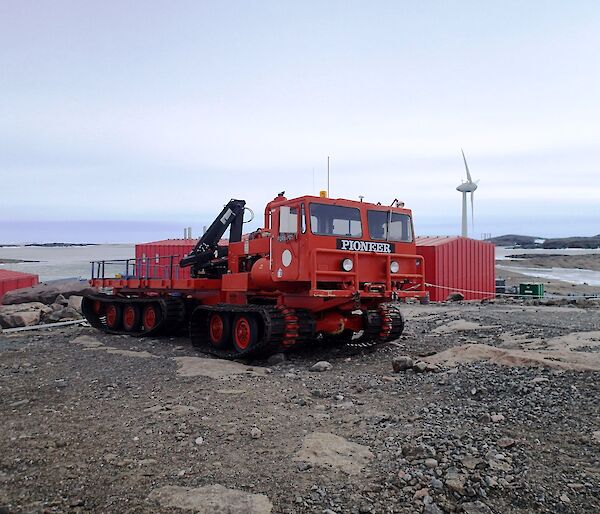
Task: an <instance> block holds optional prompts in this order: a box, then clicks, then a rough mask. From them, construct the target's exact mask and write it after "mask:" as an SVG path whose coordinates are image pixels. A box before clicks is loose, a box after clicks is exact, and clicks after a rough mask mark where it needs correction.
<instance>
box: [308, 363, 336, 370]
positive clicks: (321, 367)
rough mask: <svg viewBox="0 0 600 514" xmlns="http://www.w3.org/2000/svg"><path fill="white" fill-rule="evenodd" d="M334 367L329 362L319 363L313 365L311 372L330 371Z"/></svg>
mask: <svg viewBox="0 0 600 514" xmlns="http://www.w3.org/2000/svg"><path fill="white" fill-rule="evenodd" d="M332 368H333V366H332V364H331V363H329V362H327V361H319V362H317V363H316V364H313V365H312V366H311V368H310V370H311V371H329V370H330V369H332Z"/></svg>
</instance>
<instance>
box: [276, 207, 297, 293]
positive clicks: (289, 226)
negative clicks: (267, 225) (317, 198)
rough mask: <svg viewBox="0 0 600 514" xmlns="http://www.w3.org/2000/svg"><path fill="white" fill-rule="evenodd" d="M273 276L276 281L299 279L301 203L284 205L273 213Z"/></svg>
mask: <svg viewBox="0 0 600 514" xmlns="http://www.w3.org/2000/svg"><path fill="white" fill-rule="evenodd" d="M271 220H272V224H273V227H272V228H273V235H272V236H271V237H272V239H271V241H272V244H271V277H272V278H273V280H274V281H276V282H277V281H287V280H298V273H299V270H300V255H299V251H298V236H299V233H300V230H301V227H300V204H298V205H282V206H281V207H277V208H275V209H273V212H272V214H271Z"/></svg>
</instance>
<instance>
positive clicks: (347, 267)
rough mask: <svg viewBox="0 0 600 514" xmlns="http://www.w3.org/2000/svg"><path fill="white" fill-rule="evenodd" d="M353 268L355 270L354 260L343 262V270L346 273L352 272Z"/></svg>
mask: <svg viewBox="0 0 600 514" xmlns="http://www.w3.org/2000/svg"><path fill="white" fill-rule="evenodd" d="M352 268H354V263H353V262H352V259H344V260H343V261H342V269H343V270H344V271H352Z"/></svg>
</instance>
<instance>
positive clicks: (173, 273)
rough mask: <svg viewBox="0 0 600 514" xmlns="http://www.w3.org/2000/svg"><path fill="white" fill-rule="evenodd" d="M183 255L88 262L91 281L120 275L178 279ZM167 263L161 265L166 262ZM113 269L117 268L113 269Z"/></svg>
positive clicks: (125, 276) (124, 276)
mask: <svg viewBox="0 0 600 514" xmlns="http://www.w3.org/2000/svg"><path fill="white" fill-rule="evenodd" d="M184 256H185V255H159V256H155V257H140V258H137V257H136V258H132V259H107V260H101V261H90V264H91V266H92V270H91V271H92V272H91V278H92V280H96V279H97V280H104V279H106V278H114V276H116V275H120V276H121V277H123V278H140V279H142V278H144V279H147V278H164V279H170V280H173V279H178V278H179V276H180V270H181V267H180V266H179V261H180V260H181V259H182V258H183V257H184ZM167 259H168V263H166V264H161V261H164V260H167ZM157 261H158V262H157ZM107 267H108V268H109V269H110V268H112V271H113V273H109V275H111V277H107V276H106V275H107ZM115 267H118V268H117V269H115Z"/></svg>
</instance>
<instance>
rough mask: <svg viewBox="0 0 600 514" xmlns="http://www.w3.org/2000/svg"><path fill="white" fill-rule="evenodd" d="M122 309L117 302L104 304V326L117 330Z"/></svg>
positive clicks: (121, 320) (120, 322)
mask: <svg viewBox="0 0 600 514" xmlns="http://www.w3.org/2000/svg"><path fill="white" fill-rule="evenodd" d="M122 313H123V309H122V307H121V305H120V304H118V303H109V304H108V305H107V306H106V311H105V316H106V326H107V327H108V328H109V329H111V330H119V329H120V328H121V324H122V323H123V317H122Z"/></svg>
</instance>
